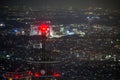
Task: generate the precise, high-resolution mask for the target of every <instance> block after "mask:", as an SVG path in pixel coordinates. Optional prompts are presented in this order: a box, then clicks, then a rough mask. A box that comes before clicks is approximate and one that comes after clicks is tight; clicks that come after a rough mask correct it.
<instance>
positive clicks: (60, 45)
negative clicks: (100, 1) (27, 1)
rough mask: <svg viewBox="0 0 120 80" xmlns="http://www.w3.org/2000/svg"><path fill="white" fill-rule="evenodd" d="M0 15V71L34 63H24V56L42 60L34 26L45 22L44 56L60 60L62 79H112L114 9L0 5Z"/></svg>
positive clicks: (118, 40) (118, 41)
mask: <svg viewBox="0 0 120 80" xmlns="http://www.w3.org/2000/svg"><path fill="white" fill-rule="evenodd" d="M1 10H2V9H1ZM1 10H0V11H1ZM1 12H2V11H1ZM114 13H115V14H114ZM1 15H2V16H3V17H4V18H3V20H2V21H1V22H0V45H1V46H0V62H1V64H0V70H1V71H0V74H3V73H5V72H13V71H15V70H16V69H17V70H18V71H26V70H29V69H31V68H34V66H28V65H26V62H24V61H26V60H32V61H36V60H38V61H41V60H43V58H44V57H43V55H41V54H40V49H41V48H42V47H39V45H38V47H35V45H36V44H40V46H41V37H40V35H39V34H38V33H36V31H37V27H38V26H39V25H40V23H43V22H45V23H47V24H49V26H50V29H51V31H50V36H49V37H48V38H47V40H46V50H48V54H45V56H47V57H46V60H47V58H48V57H49V59H50V60H56V61H60V64H59V65H60V66H61V69H60V71H61V75H62V78H63V80H80V79H81V80H103V79H104V80H116V79H118V78H117V76H116V75H115V73H117V72H116V71H119V68H118V66H119V65H120V64H119V62H120V57H119V56H120V54H119V51H120V37H119V36H118V35H119V34H120V28H119V20H118V19H119V18H118V15H119V12H117V11H110V10H103V9H101V8H95V9H93V8H89V9H85V10H75V11H74V10H52V9H48V10H32V9H31V8H27V7H25V6H24V7H17V6H15V7H12V8H11V7H8V6H5V7H4V10H3V12H2V13H1V14H0V16H1ZM50 51H52V52H53V53H51V52H50ZM16 61H18V63H17V62H16ZM5 63H6V64H5ZM21 63H24V64H22V65H21ZM13 65H14V66H13ZM0 77H1V76H0Z"/></svg>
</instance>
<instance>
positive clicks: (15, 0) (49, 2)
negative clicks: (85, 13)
mask: <svg viewBox="0 0 120 80" xmlns="http://www.w3.org/2000/svg"><path fill="white" fill-rule="evenodd" d="M0 1H1V3H0V4H2V5H3V4H4V5H27V6H30V7H33V8H40V7H52V8H53V7H54V8H55V7H56V8H68V7H73V8H78V9H81V8H87V7H89V6H92V7H103V8H110V9H120V6H119V4H120V0H0Z"/></svg>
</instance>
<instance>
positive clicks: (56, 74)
mask: <svg viewBox="0 0 120 80" xmlns="http://www.w3.org/2000/svg"><path fill="white" fill-rule="evenodd" d="M53 76H54V77H56V78H59V77H60V76H61V75H60V73H54V74H53Z"/></svg>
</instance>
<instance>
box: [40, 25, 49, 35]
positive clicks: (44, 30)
mask: <svg viewBox="0 0 120 80" xmlns="http://www.w3.org/2000/svg"><path fill="white" fill-rule="evenodd" d="M38 29H39V31H40V32H41V33H42V34H45V33H47V32H48V31H49V27H48V25H47V24H41V25H40V27H39V28H38Z"/></svg>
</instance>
